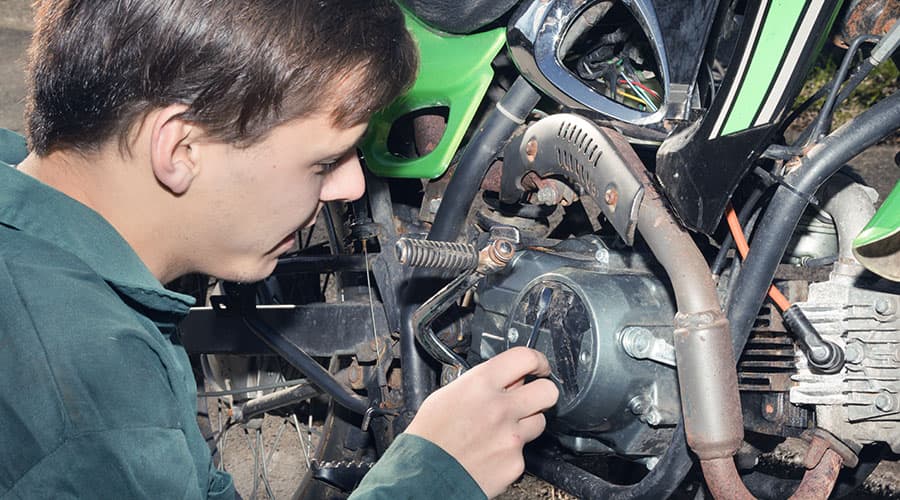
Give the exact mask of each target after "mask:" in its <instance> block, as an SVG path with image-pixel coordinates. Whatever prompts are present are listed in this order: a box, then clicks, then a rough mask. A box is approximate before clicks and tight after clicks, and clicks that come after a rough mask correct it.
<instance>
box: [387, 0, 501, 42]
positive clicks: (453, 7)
mask: <svg viewBox="0 0 900 500" xmlns="http://www.w3.org/2000/svg"><path fill="white" fill-rule="evenodd" d="M400 3H401V4H403V5H404V6H405V7H406V8H407V9H409V10H410V11H412V13H413V14H415V15H416V17H418V18H419V19H421V20H422V21H424V22H425V23H427V24H429V25H430V26H432V27H433V28H436V29H439V30H441V31H446V32H447V33H459V34H463V33H472V32H473V31H476V30H478V29H480V28H483V27H485V26H487V25H488V24H490V23H492V22H494V21H496V20H497V19H498V18H500V16H502V15H503V14H505V13H506V12H507V11H508V10H509V9H511V8H512V7H513V5H515V4H516V3H518V0H400Z"/></svg>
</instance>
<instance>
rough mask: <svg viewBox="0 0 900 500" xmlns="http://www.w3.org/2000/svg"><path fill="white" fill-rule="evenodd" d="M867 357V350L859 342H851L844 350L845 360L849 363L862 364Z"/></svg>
mask: <svg viewBox="0 0 900 500" xmlns="http://www.w3.org/2000/svg"><path fill="white" fill-rule="evenodd" d="M865 357H866V353H865V350H864V349H863V346H862V345H861V344H860V343H859V342H851V343H849V344H847V348H846V349H844V360H845V361H847V362H848V363H861V362H862V360H863V359H865Z"/></svg>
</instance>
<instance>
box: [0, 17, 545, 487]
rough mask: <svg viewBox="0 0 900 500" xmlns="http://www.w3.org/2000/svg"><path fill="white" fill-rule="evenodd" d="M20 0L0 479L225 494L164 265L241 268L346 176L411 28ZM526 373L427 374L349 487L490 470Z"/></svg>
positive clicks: (526, 399) (523, 363)
mask: <svg viewBox="0 0 900 500" xmlns="http://www.w3.org/2000/svg"><path fill="white" fill-rule="evenodd" d="M36 8H37V18H36V30H35V34H34V39H33V42H32V45H31V48H30V51H29V72H28V78H29V80H28V84H29V90H28V91H29V94H28V102H27V113H26V114H27V122H26V128H27V134H28V151H29V154H28V155H27V157H25V158H20V157H17V156H21V153H18V154H17V152H16V150H17V147H7V148H6V151H4V152H0V160H3V161H5V162H6V163H10V164H16V168H10V167H9V166H8V165H4V166H3V167H2V168H0V294H2V295H0V370H2V375H3V378H4V383H3V384H2V386H0V445H2V448H3V449H4V450H5V452H4V453H2V454H0V497H2V498H59V497H97V498H231V497H233V496H234V495H235V493H234V487H233V484H232V482H231V478H230V477H229V476H228V475H227V474H224V473H220V472H219V471H217V470H216V468H215V467H214V466H213V464H212V461H211V458H210V453H209V450H208V448H207V445H206V443H205V441H204V440H203V438H202V437H201V435H200V432H199V430H198V428H197V425H196V420H195V412H196V406H195V405H196V403H195V402H196V387H195V385H194V381H193V376H192V372H191V368H190V365H189V362H188V359H187V356H186V354H185V352H184V349H183V348H181V347H180V345H179V343H178V336H177V334H176V331H175V325H176V324H177V322H178V321H179V320H180V319H181V318H183V317H184V315H185V314H187V312H188V308H189V307H190V306H191V305H192V303H193V301H192V299H190V298H189V297H187V296H184V295H181V294H177V293H174V292H172V291H169V290H167V289H165V288H164V287H163V286H162V285H161V283H168V282H171V281H173V280H174V279H176V278H178V277H180V276H182V275H184V274H187V273H195V272H196V273H204V274H208V275H212V276H216V277H219V278H222V279H227V280H233V281H242V282H251V281H256V280H259V279H262V278H264V277H265V276H267V275H268V274H269V273H271V272H272V270H273V268H274V266H275V264H276V260H277V258H278V256H279V255H280V254H282V253H284V252H285V251H287V250H288V249H289V248H291V246H292V245H293V241H294V235H295V234H296V233H297V230H298V229H299V228H302V227H307V226H309V225H310V224H312V223H313V221H314V220H315V218H316V214H317V212H318V211H319V208H320V207H321V205H322V203H324V202H327V201H332V200H352V199H356V198H358V197H359V196H361V195H362V192H363V190H364V181H363V176H362V172H361V170H360V166H359V163H358V161H357V157H356V152H355V144H356V143H357V141H358V140H359V138H360V136H361V135H362V134H363V132H364V130H365V127H366V122H367V121H368V119H369V117H370V116H371V114H372V113H373V112H374V111H376V110H377V109H379V108H382V107H383V106H385V105H386V104H387V103H388V102H390V101H391V100H392V99H394V98H395V97H396V96H397V95H399V94H400V93H401V91H402V90H403V89H404V88H405V87H407V86H408V85H409V83H410V82H411V80H412V78H413V75H414V73H415V67H416V52H415V47H414V45H413V43H412V41H411V39H410V37H409V34H408V33H407V32H406V30H405V29H404V25H403V18H402V15H401V14H400V12H399V10H398V9H397V8H396V7H395V6H394V5H393V4H391V3H390V2H389V1H387V0H377V1H372V0H317V1H301V0H216V1H209V0H168V1H160V0H90V1H88V0H57V1H50V0H46V1H39V2H38V3H37V5H36ZM0 142H3V143H6V144H7V145H8V144H9V141H8V140H4V141H0ZM12 142H13V143H14V142H15V140H13V141H12ZM529 374H532V375H537V376H542V375H547V374H548V365H547V360H546V359H545V358H544V357H543V356H542V355H540V354H539V353H537V352H536V351H532V350H527V349H517V350H512V351H510V352H508V353H506V354H504V355H501V356H498V357H497V358H495V359H494V360H492V361H489V362H487V363H484V364H482V365H480V366H478V367H476V368H475V369H473V370H471V371H470V372H469V373H468V374H466V375H464V376H463V377H461V378H460V379H459V380H458V381H456V382H454V383H452V384H450V385H448V386H447V387H445V388H443V389H441V390H439V391H437V392H436V393H434V394H433V395H432V396H431V397H430V398H428V399H427V400H426V402H425V404H424V405H423V406H422V409H421V411H420V412H419V414H418V415H417V416H416V418H415V419H414V420H413V422H412V423H411V424H410V426H409V428H408V430H407V432H406V433H405V434H403V435H401V436H400V437H399V438H398V440H397V442H396V443H395V445H394V446H392V447H391V448H390V449H389V450H388V452H387V454H386V455H385V457H383V459H382V461H381V462H379V465H377V466H376V467H375V468H374V469H373V471H372V472H371V473H370V474H369V476H367V479H366V480H365V481H364V483H363V484H362V486H361V487H360V490H359V492H358V493H357V495H358V496H360V497H373V498H374V497H378V498H399V497H415V496H420V495H427V496H431V495H432V494H434V493H435V488H438V489H439V490H440V491H441V494H442V495H444V496H447V497H449V498H472V497H473V496H474V497H479V496H483V495H487V496H494V495H496V494H498V493H500V492H501V491H503V490H504V489H505V488H506V486H507V485H508V484H509V483H510V482H511V481H513V480H514V479H515V478H516V477H517V476H518V475H519V474H520V473H521V471H522V469H523V462H522V446H523V444H524V443H525V442H527V441H529V440H531V439H533V438H535V437H536V436H537V435H539V434H540V433H541V432H542V430H543V428H544V417H543V415H542V414H541V411H542V410H543V409H545V408H547V407H549V406H550V405H552V404H553V403H554V402H555V400H556V397H557V392H556V388H555V386H554V385H553V384H552V383H551V382H549V381H547V380H545V379H539V380H536V381H533V382H530V383H528V384H524V383H523V381H524V377H525V376H526V375H529ZM398 471H402V472H403V473H399V472H398Z"/></svg>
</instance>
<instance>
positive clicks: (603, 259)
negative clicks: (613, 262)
mask: <svg viewBox="0 0 900 500" xmlns="http://www.w3.org/2000/svg"><path fill="white" fill-rule="evenodd" d="M594 260H596V261H597V262H599V263H601V264H609V250H607V249H605V248H599V249H597V251H596V252H594Z"/></svg>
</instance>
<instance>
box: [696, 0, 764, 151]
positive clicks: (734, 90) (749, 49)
mask: <svg viewBox="0 0 900 500" xmlns="http://www.w3.org/2000/svg"><path fill="white" fill-rule="evenodd" d="M768 3H769V2H768V0H762V1H761V2H760V5H759V11H757V13H756V19H755V20H754V21H753V30H752V31H751V32H750V40H749V41H748V42H747V50H745V51H744V55H743V57H741V64H740V65H738V71H737V74H736V75H735V77H734V85H732V86H731V89H730V90H729V91H728V97H727V98H726V99H725V105H724V106H722V111H721V113H719V117H718V118H717V119H716V124H715V125H714V126H713V129H712V132H710V134H709V138H710V140H712V139H715V138H716V136H718V135H719V131H720V130H722V125H723V124H724V123H725V118H726V117H727V116H728V113H729V112H730V111H731V103H732V102H734V97H735V95H737V91H738V87H740V86H741V83H742V82H741V79H742V78H743V77H744V72H745V71H747V63H748V62H749V61H750V55H751V54H752V53H753V48H754V47H755V46H756V35H757V34H758V33H759V27H760V26H762V21H763V17H765V14H766V8H767V7H768Z"/></svg>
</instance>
